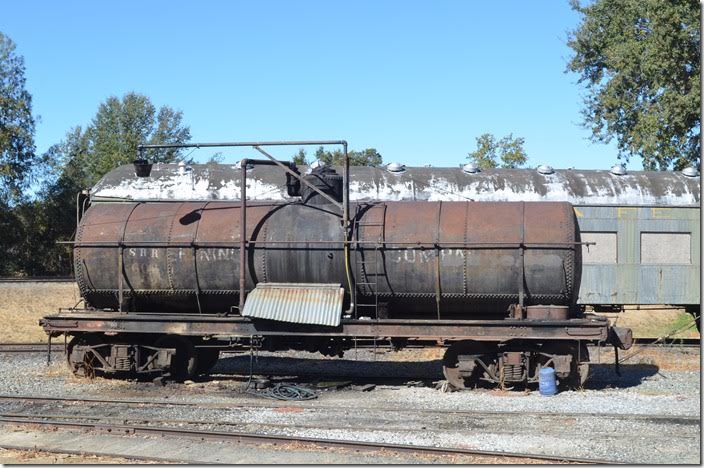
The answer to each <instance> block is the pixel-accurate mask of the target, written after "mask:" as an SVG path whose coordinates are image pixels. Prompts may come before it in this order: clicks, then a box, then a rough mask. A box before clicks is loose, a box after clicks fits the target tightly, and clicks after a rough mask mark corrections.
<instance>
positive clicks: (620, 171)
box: [609, 164, 628, 175]
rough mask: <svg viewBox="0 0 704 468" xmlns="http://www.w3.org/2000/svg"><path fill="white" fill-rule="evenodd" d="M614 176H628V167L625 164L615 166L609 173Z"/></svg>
mask: <svg viewBox="0 0 704 468" xmlns="http://www.w3.org/2000/svg"><path fill="white" fill-rule="evenodd" d="M609 172H610V173H612V174H613V175H626V174H628V171H626V166H624V165H623V164H614V165H613V166H612V167H611V170H610V171H609Z"/></svg>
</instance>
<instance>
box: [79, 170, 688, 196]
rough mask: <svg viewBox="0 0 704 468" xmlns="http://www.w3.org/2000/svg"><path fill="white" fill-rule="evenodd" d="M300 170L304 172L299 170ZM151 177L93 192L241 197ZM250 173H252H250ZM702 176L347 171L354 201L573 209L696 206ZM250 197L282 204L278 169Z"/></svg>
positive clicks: (123, 179) (233, 184) (235, 181)
mask: <svg viewBox="0 0 704 468" xmlns="http://www.w3.org/2000/svg"><path fill="white" fill-rule="evenodd" d="M300 169H301V172H302V173H303V172H305V168H304V167H301V168H300ZM338 169H339V168H338ZM152 172H153V174H152V176H151V177H149V178H138V177H136V176H135V175H134V170H133V168H132V167H131V166H123V167H121V168H118V169H115V170H114V171H112V172H110V173H108V174H107V175H106V176H105V177H104V178H103V179H101V180H100V181H99V182H98V184H96V186H95V187H94V188H93V190H92V196H93V198H94V200H100V199H101V198H102V199H105V200H109V199H114V198H117V199H128V200H130V199H131V200H138V199H139V200H239V194H240V189H239V180H240V177H239V174H240V169H239V168H238V167H235V166H228V165H199V164H194V165H193V166H192V170H191V171H186V172H185V173H180V172H179V170H178V166H177V165H173V164H155V165H154V169H153V171H152ZM250 173H251V174H250ZM699 189H700V180H699V178H688V177H685V176H683V175H682V174H681V173H679V172H658V171H650V172H646V171H635V172H630V173H629V174H627V175H622V176H616V175H613V174H611V173H609V172H608V171H593V170H585V171H579V170H556V171H555V173H554V174H550V175H542V174H538V173H537V172H536V171H535V170H533V169H490V170H486V171H482V172H480V173H475V174H467V173H464V172H463V171H462V170H461V169H459V168H425V167H422V168H419V167H416V168H413V167H408V168H407V169H406V171H404V172H403V173H401V174H391V173H389V172H387V171H386V170H384V169H381V168H373V167H352V168H350V199H351V200H352V201H372V200H385V201H401V200H427V201H446V200H447V201H465V200H475V201H569V202H571V203H572V204H574V205H625V206H628V205H667V206H699ZM247 194H248V198H251V199H252V200H275V201H278V200H287V199H289V197H288V195H287V193H286V187H285V176H284V174H283V172H282V171H281V170H280V169H279V168H276V167H270V166H257V167H255V168H254V169H252V170H251V171H248V185H247Z"/></svg>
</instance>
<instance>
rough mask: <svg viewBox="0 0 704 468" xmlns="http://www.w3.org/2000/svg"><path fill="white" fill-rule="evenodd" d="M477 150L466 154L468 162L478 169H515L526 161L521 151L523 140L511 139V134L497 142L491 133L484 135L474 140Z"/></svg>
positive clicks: (518, 138)
mask: <svg viewBox="0 0 704 468" xmlns="http://www.w3.org/2000/svg"><path fill="white" fill-rule="evenodd" d="M476 141H477V149H476V150H475V151H473V152H471V153H469V154H468V158H469V160H470V161H472V162H474V163H475V164H476V165H477V166H479V168H480V169H491V168H494V167H504V168H509V169H515V168H517V167H522V166H524V165H525V163H526V161H528V156H527V155H526V152H525V150H524V149H523V144H524V143H525V138H521V137H517V138H514V137H513V133H509V134H508V135H507V136H505V137H503V138H501V139H500V140H497V139H496V137H495V136H494V135H492V134H491V133H484V134H483V135H480V136H478V137H477V138H476Z"/></svg>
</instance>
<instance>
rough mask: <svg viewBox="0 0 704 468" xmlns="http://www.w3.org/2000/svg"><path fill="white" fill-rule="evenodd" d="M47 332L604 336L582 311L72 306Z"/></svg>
mask: <svg viewBox="0 0 704 468" xmlns="http://www.w3.org/2000/svg"><path fill="white" fill-rule="evenodd" d="M40 323H41V326H42V327H44V330H45V331H46V332H47V333H48V334H54V335H56V334H61V333H66V332H70V333H71V334H76V333H81V332H90V333H106V334H115V333H130V334H132V333H137V334H149V333H156V334H172V333H173V334H179V335H184V336H199V337H201V336H205V337H213V338H214V337H217V338H219V339H224V340H227V339H229V338H235V337H252V336H301V337H305V336H325V337H357V338H377V339H382V338H417V339H424V340H428V339H432V340H448V341H452V340H478V341H506V340H512V339H529V340H538V339H540V340H585V341H591V342H605V341H607V339H608V330H609V326H608V325H609V324H608V320H607V319H606V318H604V317H600V316H587V317H586V318H575V319H569V320H511V319H506V320H354V319H343V320H342V321H341V324H340V326H338V327H327V326H316V325H302V324H293V323H285V322H275V321H269V320H252V319H249V318H247V317H240V316H227V317H220V316H215V315H199V314H193V315H184V314H159V313H133V312H131V313H115V312H95V311H90V310H75V311H71V312H68V311H66V312H61V313H59V314H56V315H49V316H46V317H44V319H42V320H41V322H40Z"/></svg>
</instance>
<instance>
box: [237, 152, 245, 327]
mask: <svg viewBox="0 0 704 468" xmlns="http://www.w3.org/2000/svg"><path fill="white" fill-rule="evenodd" d="M246 266H247V159H246V158H245V159H242V160H241V161H240V305H239V308H240V314H242V311H243V310H244V294H245V285H246V276H245V268H246Z"/></svg>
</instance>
